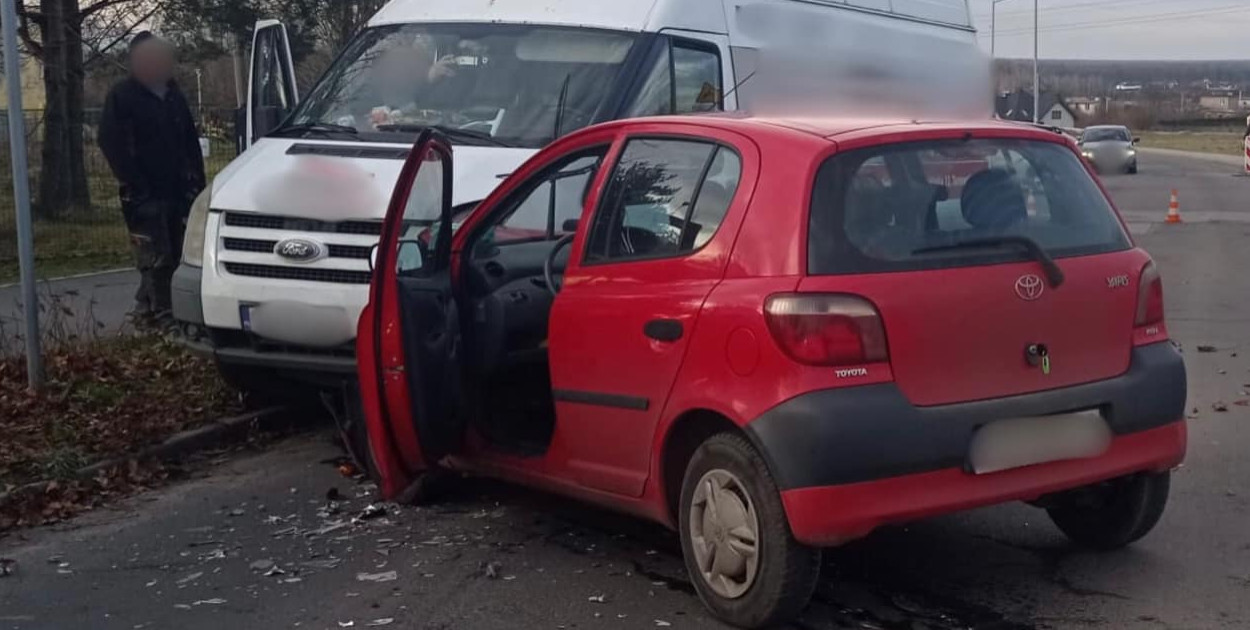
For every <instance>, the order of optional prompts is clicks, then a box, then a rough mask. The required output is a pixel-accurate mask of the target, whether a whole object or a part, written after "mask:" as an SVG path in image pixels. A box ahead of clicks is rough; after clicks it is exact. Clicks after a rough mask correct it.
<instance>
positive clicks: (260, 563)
mask: <svg viewBox="0 0 1250 630" xmlns="http://www.w3.org/2000/svg"><path fill="white" fill-rule="evenodd" d="M273 567H274V562H273V560H257V561H256V562H253V563H252V564H250V565H248V568H249V569H251V570H253V571H268V570H270V569H272V568H273Z"/></svg>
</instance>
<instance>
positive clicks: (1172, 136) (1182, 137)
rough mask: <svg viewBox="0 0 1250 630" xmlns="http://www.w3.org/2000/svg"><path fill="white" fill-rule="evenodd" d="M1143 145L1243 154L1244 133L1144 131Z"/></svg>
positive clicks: (1156, 147) (1200, 151) (1201, 151)
mask: <svg viewBox="0 0 1250 630" xmlns="http://www.w3.org/2000/svg"><path fill="white" fill-rule="evenodd" d="M1138 135H1139V137H1140V138H1141V146H1143V147H1147V148H1153V149H1175V150H1177V151H1193V152H1196V153H1218V154H1223V155H1234V156H1239V155H1243V153H1242V152H1243V151H1244V150H1245V144H1244V142H1245V141H1244V139H1243V138H1242V134H1240V133H1236V132H1210V131H1143V132H1141V133H1139V134H1138Z"/></svg>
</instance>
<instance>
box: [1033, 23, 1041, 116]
mask: <svg viewBox="0 0 1250 630" xmlns="http://www.w3.org/2000/svg"><path fill="white" fill-rule="evenodd" d="M1038 1H1039V0H1033V124H1035V125H1036V124H1037V123H1040V122H1042V113H1041V112H1039V111H1037V109H1038V108H1039V107H1041V106H1042V73H1041V71H1040V70H1039V69H1038V61H1037V58H1038V53H1039V52H1040V51H1041V32H1042V31H1041V29H1040V28H1038V21H1037V16H1038V9H1037V5H1038Z"/></svg>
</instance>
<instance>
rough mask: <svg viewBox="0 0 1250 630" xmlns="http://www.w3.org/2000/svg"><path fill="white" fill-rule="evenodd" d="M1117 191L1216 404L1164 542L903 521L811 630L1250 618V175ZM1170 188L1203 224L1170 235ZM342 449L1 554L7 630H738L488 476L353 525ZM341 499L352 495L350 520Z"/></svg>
mask: <svg viewBox="0 0 1250 630" xmlns="http://www.w3.org/2000/svg"><path fill="white" fill-rule="evenodd" d="M1107 185H1108V187H1109V188H1110V189H1111V190H1112V191H1113V194H1114V196H1115V197H1116V200H1117V202H1118V203H1119V205H1120V206H1121V207H1122V208H1123V210H1124V211H1125V213H1126V215H1127V216H1129V217H1130V218H1132V220H1133V224H1134V231H1135V232H1137V233H1138V234H1139V238H1140V241H1141V243H1142V244H1143V245H1144V246H1145V247H1146V248H1147V249H1149V250H1150V251H1151V253H1152V254H1153V255H1154V256H1155V257H1156V259H1157V261H1158V263H1159V266H1160V268H1161V270H1162V272H1163V275H1164V278H1165V282H1166V283H1167V300H1168V306H1169V325H1170V328H1171V331H1172V333H1173V336H1174V338H1175V339H1176V340H1178V341H1179V342H1180V343H1181V344H1182V345H1183V347H1184V349H1185V356H1186V358H1187V362H1188V366H1189V370H1190V377H1191V379H1190V396H1191V402H1190V407H1191V408H1192V409H1194V410H1196V413H1195V414H1194V416H1195V417H1194V419H1193V420H1192V425H1191V455H1190V459H1189V462H1188V463H1187V465H1186V466H1185V467H1184V468H1183V469H1182V470H1181V471H1179V472H1178V473H1177V475H1176V477H1175V481H1174V484H1173V497H1172V503H1171V505H1170V508H1169V510H1168V513H1167V514H1166V515H1165V517H1164V519H1163V521H1162V523H1161V524H1160V526H1159V527H1158V529H1157V530H1156V531H1155V532H1154V534H1153V535H1152V536H1150V537H1149V538H1147V539H1146V540H1144V541H1143V542H1141V543H1140V544H1138V545H1137V546H1135V547H1134V548H1132V549H1129V550H1126V551H1123V552H1118V553H1113V554H1105V555H1104V554H1092V553H1085V552H1080V551H1075V550H1073V549H1072V548H1071V547H1069V546H1068V545H1067V543H1066V542H1065V540H1064V539H1063V538H1062V537H1061V536H1060V534H1059V533H1058V532H1057V531H1056V530H1055V528H1054V527H1053V526H1051V524H1050V523H1049V522H1048V521H1047V519H1046V517H1045V515H1044V514H1043V513H1042V512H1040V511H1038V510H1035V509H1033V508H1030V507H1028V506H1024V505H1007V506H1000V507H994V508H987V509H982V510H977V511H973V512H969V513H965V514H959V515H955V516H948V517H943V518H936V519H931V520H927V521H923V522H919V523H913V524H910V525H907V526H899V527H890V528H886V529H883V530H881V531H879V532H877V533H875V534H874V535H872V536H870V537H869V538H867V539H866V540H862V541H858V542H855V543H852V544H850V545H848V546H846V547H845V548H842V549H839V550H836V551H832V552H829V553H828V554H826V565H825V569H824V574H823V575H824V577H823V579H822V583H821V586H820V588H819V592H818V596H817V601H816V603H815V604H814V605H813V606H812V607H811V608H810V609H809V610H808V611H807V613H806V614H805V616H804V619H803V621H802V622H801V623H800V624H797V625H796V626H794V627H796V628H803V629H807V630H810V629H822V630H823V629H830V628H839V629H841V628H887V629H890V630H896V629H897V630H921V629H947V628H977V629H980V630H989V629H994V630H1001V629H1016V630H1025V629H1043V628H1078V629H1084V628H1091V629H1092V628H1115V629H1121V628H1134V629H1136V628H1141V629H1145V630H1152V629H1164V630H1167V629H1176V630H1181V629H1190V628H1194V629H1197V628H1204V629H1205V628H1228V629H1230V630H1231V629H1234V628H1246V627H1247V624H1248V623H1250V484H1248V483H1247V482H1250V457H1247V456H1246V454H1247V453H1250V407H1243V406H1239V405H1238V404H1236V403H1237V402H1239V401H1250V394H1247V390H1250V325H1248V324H1250V274H1246V273H1245V272H1244V271H1243V270H1244V269H1247V268H1250V247H1247V246H1246V244H1247V243H1248V242H1250V179H1246V178H1235V177H1232V176H1231V175H1230V174H1229V173H1228V169H1227V168H1226V167H1224V166H1221V165H1219V164H1214V163H1210V162H1198V161H1188V160H1184V159H1175V158H1171V157H1160V158H1158V159H1155V158H1151V157H1143V160H1142V173H1141V175H1138V176H1136V177H1128V176H1125V177H1113V178H1108V180H1107ZM1171 188H1179V189H1180V190H1181V191H1182V203H1183V204H1184V209H1185V216H1186V219H1187V220H1189V221H1190V222H1189V223H1186V224H1185V225H1181V226H1164V225H1160V224H1159V222H1161V221H1162V220H1163V217H1164V215H1165V213H1166V209H1167V194H1168V191H1169V190H1170V189H1171ZM1201 212H1208V213H1221V214H1211V215H1209V217H1219V218H1221V219H1223V220H1222V221H1221V222H1210V219H1209V218H1204V215H1201V214H1199V213H1201ZM1191 217H1192V218H1191ZM1200 345H1204V346H1206V345H1209V346H1213V347H1215V348H1216V349H1217V351H1216V352H1213V353H1199V352H1198V351H1197V347H1198V346H1200ZM1216 403H1224V404H1226V405H1227V406H1228V411H1227V412H1222V413H1221V412H1216V411H1215V410H1214V409H1213V406H1214V405H1216ZM337 455H338V452H337V451H336V450H335V449H334V447H332V446H331V445H330V444H329V442H328V440H327V439H325V438H324V437H322V436H317V435H314V436H309V437H303V438H298V439H294V440H291V441H288V442H287V443H285V444H284V445H282V446H281V447H280V448H277V449H276V450H274V451H272V452H268V453H263V454H255V455H251V456H247V457H242V458H236V459H234V460H231V461H227V462H225V463H222V464H221V465H220V466H219V467H217V468H216V469H214V470H212V471H211V473H210V474H207V475H205V476H203V477H202V478H199V479H196V480H193V481H190V482H186V483H182V484H180V485H177V486H173V487H170V488H167V489H164V490H161V491H157V492H152V493H149V494H146V495H143V496H140V497H137V498H134V499H131V500H129V501H127V502H124V503H122V504H120V505H118V506H117V507H116V508H115V509H112V510H109V511H106V512H101V513H98V514H95V515H91V516H88V517H85V518H83V519H80V520H79V521H77V522H75V523H74V524H72V525H70V526H66V527H61V528H55V529H43V530H38V531H32V532H27V533H25V534H23V535H21V536H20V537H17V538H11V539H10V540H7V541H0V556H6V557H10V558H13V559H15V560H17V562H18V564H17V571H16V573H15V574H14V575H13V576H11V577H8V578H0V628H21V629H28V628H77V627H82V628H87V627H89V628H101V629H113V628H116V629H119V630H133V629H136V628H174V627H176V628H186V629H189V630H194V629H199V628H203V629H206V630H220V629H221V628H223V627H234V628H314V629H331V630H333V629H335V628H342V627H354V628H365V627H384V626H389V627H395V628H417V629H427V628H429V629H444V628H472V629H485V630H491V629H500V630H503V629H514V628H521V629H531V628H533V629H557V628H655V627H672V628H700V629H701V628H720V627H721V626H720V625H718V624H717V623H716V622H715V621H713V620H712V619H710V618H709V617H708V616H707V615H706V614H705V613H704V611H703V609H702V607H701V606H700V604H699V602H698V601H697V599H696V598H695V597H694V596H693V595H692V594H691V591H690V586H689V582H688V581H687V580H686V578H685V577H684V572H683V570H682V565H681V560H680V557H679V555H678V551H677V544H676V541H675V539H674V537H673V536H672V535H671V534H669V533H667V532H665V531H663V530H661V529H659V528H656V527H652V526H649V525H646V524H643V523H639V522H637V521H634V520H632V519H628V518H624V517H619V516H615V515H611V514H605V513H603V512H599V511H597V510H593V509H590V508H586V507H583V506H580V505H577V504H574V503H571V502H567V501H563V500H559V499H554V498H551V497H547V496H543V495H540V494H536V493H530V492H527V491H521V490H517V489H514V488H509V487H505V486H502V485H499V484H494V483H487V482H469V483H465V484H462V485H460V486H458V487H457V488H455V490H454V492H453V493H452V494H451V498H450V500H449V501H448V502H445V503H442V504H439V505H437V506H435V507H430V508H421V509H414V508H404V509H402V510H400V511H399V512H398V513H392V514H388V515H386V516H385V517H381V518H374V519H372V520H365V521H362V522H359V523H356V524H352V523H351V517H352V516H353V515H359V514H360V513H361V512H362V510H364V509H365V508H366V506H367V504H368V501H369V493H368V488H367V487H359V486H357V485H355V484H353V483H352V482H351V481H350V480H348V479H345V478H343V477H341V476H340V475H339V474H338V472H337V471H336V470H335V468H334V466H333V465H332V464H330V463H327V462H328V461H330V460H332V459H333V458H334V457H336V456H337ZM331 489H333V490H334V491H335V492H334V494H333V495H332V496H337V495H343V496H344V497H345V498H346V500H344V501H343V502H341V503H339V504H338V505H337V506H336V507H335V509H334V510H327V505H328V502H327V493H328V492H330V491H331ZM273 567H277V568H278V569H279V570H280V571H281V572H277V571H273V570H272V569H273ZM391 571H394V572H395V574H394V579H390V578H391V575H390V574H389V572H391ZM267 574H268V575H267ZM600 599H602V601H599V600H600ZM387 620H391V621H389V622H388V621H387ZM660 622H663V623H660ZM370 624H379V625H370ZM663 624H671V626H664V625H663Z"/></svg>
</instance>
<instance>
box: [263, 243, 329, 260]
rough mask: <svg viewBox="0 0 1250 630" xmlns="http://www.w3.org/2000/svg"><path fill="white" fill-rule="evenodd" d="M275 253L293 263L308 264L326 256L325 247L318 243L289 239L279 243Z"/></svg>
mask: <svg viewBox="0 0 1250 630" xmlns="http://www.w3.org/2000/svg"><path fill="white" fill-rule="evenodd" d="M273 252H274V253H275V254H277V255H279V256H281V257H283V258H285V259H287V260H289V261H291V262H299V263H307V262H313V261H316V260H320V259H321V258H322V257H323V256H324V255H325V247H324V246H323V245H322V244H321V243H318V242H316V241H310V240H307V239H303V238H289V239H287V240H285V241H282V242H280V243H278V245H277V246H276V247H274V250H273Z"/></svg>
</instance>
